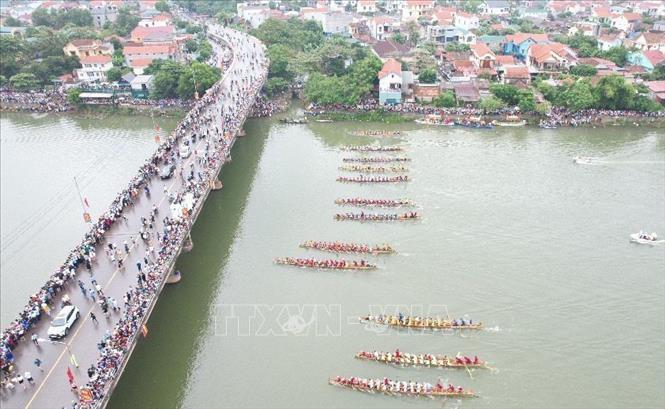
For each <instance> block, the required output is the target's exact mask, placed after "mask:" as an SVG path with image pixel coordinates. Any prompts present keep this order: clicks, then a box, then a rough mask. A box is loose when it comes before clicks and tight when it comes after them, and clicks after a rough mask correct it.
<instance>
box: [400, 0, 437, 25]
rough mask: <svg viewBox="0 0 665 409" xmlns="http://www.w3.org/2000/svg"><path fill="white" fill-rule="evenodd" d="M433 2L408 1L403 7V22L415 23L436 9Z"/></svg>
mask: <svg viewBox="0 0 665 409" xmlns="http://www.w3.org/2000/svg"><path fill="white" fill-rule="evenodd" d="M434 3H435V2H434V1H433V0H406V1H405V2H404V4H403V5H402V21H415V20H418V18H419V17H422V16H424V15H425V14H427V13H428V12H430V11H432V10H433V9H434Z"/></svg>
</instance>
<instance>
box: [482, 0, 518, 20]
mask: <svg viewBox="0 0 665 409" xmlns="http://www.w3.org/2000/svg"><path fill="white" fill-rule="evenodd" d="M479 9H480V12H481V13H482V14H487V15H490V16H505V15H508V14H510V4H509V3H508V2H507V1H505V0H487V1H485V3H483V4H481V5H480V7H479Z"/></svg>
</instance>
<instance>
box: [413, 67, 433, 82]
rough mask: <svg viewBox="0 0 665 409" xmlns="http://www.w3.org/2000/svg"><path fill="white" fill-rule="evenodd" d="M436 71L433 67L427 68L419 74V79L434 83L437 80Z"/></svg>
mask: <svg viewBox="0 0 665 409" xmlns="http://www.w3.org/2000/svg"><path fill="white" fill-rule="evenodd" d="M436 79H437V77H436V71H434V70H433V69H431V68H426V69H424V70H422V71H421V72H420V74H418V81H420V82H422V83H423V84H434V83H435V82H436Z"/></svg>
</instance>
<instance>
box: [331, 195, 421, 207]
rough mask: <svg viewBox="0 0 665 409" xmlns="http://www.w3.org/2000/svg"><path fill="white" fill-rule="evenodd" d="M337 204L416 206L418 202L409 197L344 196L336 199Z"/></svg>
mask: <svg viewBox="0 0 665 409" xmlns="http://www.w3.org/2000/svg"><path fill="white" fill-rule="evenodd" d="M335 204H338V205H340V206H367V207H401V206H415V205H416V204H415V203H414V202H413V201H412V200H409V199H363V198H353V197H352V198H344V199H337V200H335Z"/></svg>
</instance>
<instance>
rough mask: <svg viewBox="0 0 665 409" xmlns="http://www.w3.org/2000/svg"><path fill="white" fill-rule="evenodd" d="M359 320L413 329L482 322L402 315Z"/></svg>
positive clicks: (474, 325)
mask: <svg viewBox="0 0 665 409" xmlns="http://www.w3.org/2000/svg"><path fill="white" fill-rule="evenodd" d="M360 322H367V323H374V324H379V325H387V326H391V327H399V328H415V329H483V323H482V322H473V320H465V319H459V320H457V319H453V320H450V319H443V318H439V317H435V318H429V317H425V318H423V317H410V316H403V315H400V316H394V315H367V316H365V317H360Z"/></svg>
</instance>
